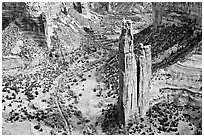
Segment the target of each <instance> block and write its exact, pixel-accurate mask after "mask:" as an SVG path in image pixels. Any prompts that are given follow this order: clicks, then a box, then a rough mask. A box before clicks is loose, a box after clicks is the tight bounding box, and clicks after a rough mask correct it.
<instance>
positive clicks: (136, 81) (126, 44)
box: [119, 20, 151, 124]
mask: <svg viewBox="0 0 204 137" xmlns="http://www.w3.org/2000/svg"><path fill="white" fill-rule="evenodd" d="M131 24H132V23H131V20H124V21H123V29H122V34H121V36H120V42H119V111H120V112H119V113H120V114H119V117H120V120H121V123H122V124H125V123H127V122H128V119H130V117H131V116H133V115H134V114H136V115H141V116H143V115H144V114H145V112H146V110H147V109H148V106H149V97H150V93H149V92H150V85H151V83H150V80H151V46H143V44H140V45H139V47H138V52H137V54H136V56H135V54H134V51H133V50H134V46H133V36H132V26H131Z"/></svg>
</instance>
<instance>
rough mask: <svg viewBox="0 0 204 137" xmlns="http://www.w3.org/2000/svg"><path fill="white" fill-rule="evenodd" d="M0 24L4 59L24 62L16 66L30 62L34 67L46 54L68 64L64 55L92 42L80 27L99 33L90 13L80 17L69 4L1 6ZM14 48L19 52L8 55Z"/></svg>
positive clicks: (6, 4)
mask: <svg viewBox="0 0 204 137" xmlns="http://www.w3.org/2000/svg"><path fill="white" fill-rule="evenodd" d="M18 8H21V9H22V10H18ZM13 13H14V14H13ZM13 15H16V17H14V16H13ZM5 20H6V21H8V22H6V21H5ZM3 21H4V22H3V27H5V28H4V30H3V34H2V37H3V39H2V47H3V48H2V49H3V56H4V59H5V60H6V59H10V57H11V56H12V58H13V57H14V56H15V58H19V59H21V62H27V63H23V64H22V63H20V64H22V65H21V67H23V66H24V65H26V64H27V65H29V64H33V63H32V62H35V63H34V64H33V65H34V66H35V65H37V64H38V63H39V62H42V61H39V59H38V61H37V60H36V59H37V58H38V57H39V58H40V59H41V60H43V58H44V59H45V60H46V55H48V53H49V52H50V53H51V54H52V55H51V56H55V55H56V56H60V58H61V60H63V59H64V61H67V62H70V57H69V56H68V55H69V53H70V52H73V51H74V50H76V49H79V48H80V45H86V44H87V43H88V44H89V41H92V40H91V39H90V36H89V34H88V33H87V32H85V31H84V27H86V28H89V29H92V30H93V31H100V27H99V18H98V17H97V16H96V15H94V14H91V13H90V14H85V13H81V14H80V13H79V12H77V11H76V10H75V9H74V7H73V3H71V2H70V3H69V2H68V3H59V2H58V3H54V2H49V3H43V2H28V3H3ZM5 24H6V25H5ZM7 24H9V25H8V26H7ZM19 41H20V42H19ZM16 43H21V44H16ZM14 49H19V50H21V51H22V52H19V53H20V54H18V53H17V54H15V55H14V54H13V53H14V52H16V51H14V52H12V50H14ZM36 51H37V52H36ZM31 53H32V54H31ZM14 60H15V59H14ZM7 61H8V60H7ZM29 62H30V63H29ZM36 62H38V63H37V64H36ZM11 64H12V63H11ZM17 66H19V64H18V65H17ZM17 66H16V67H17ZM6 67H8V65H7V66H6ZM16 67H11V68H16ZM9 68H10V67H9ZM5 69H6V68H5Z"/></svg>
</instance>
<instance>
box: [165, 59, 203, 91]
mask: <svg viewBox="0 0 204 137" xmlns="http://www.w3.org/2000/svg"><path fill="white" fill-rule="evenodd" d="M167 70H168V71H167V73H168V74H170V75H171V77H170V79H169V80H167V83H169V84H170V85H175V86H178V87H185V88H188V89H194V90H196V91H202V55H193V56H191V57H189V58H187V59H186V61H184V62H178V63H176V64H175V65H172V66H171V67H169V68H168V69H167Z"/></svg>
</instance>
